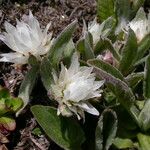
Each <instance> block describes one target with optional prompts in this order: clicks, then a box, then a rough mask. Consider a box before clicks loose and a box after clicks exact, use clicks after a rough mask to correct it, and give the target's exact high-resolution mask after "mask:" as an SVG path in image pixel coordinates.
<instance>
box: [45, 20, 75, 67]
mask: <svg viewBox="0 0 150 150" xmlns="http://www.w3.org/2000/svg"><path fill="white" fill-rule="evenodd" d="M76 24H77V21H74V22H72V23H71V24H69V25H68V26H67V27H66V28H65V29H64V30H63V31H62V32H61V34H60V35H59V36H58V37H57V39H55V41H54V43H53V45H52V47H51V48H50V50H49V53H48V59H49V61H51V63H52V65H53V66H54V67H55V68H57V65H58V64H59V61H60V60H61V59H62V57H63V54H64V53H65V52H64V51H65V50H66V46H67V45H68V43H69V41H70V40H71V37H72V34H73V32H74V31H75V27H76Z"/></svg>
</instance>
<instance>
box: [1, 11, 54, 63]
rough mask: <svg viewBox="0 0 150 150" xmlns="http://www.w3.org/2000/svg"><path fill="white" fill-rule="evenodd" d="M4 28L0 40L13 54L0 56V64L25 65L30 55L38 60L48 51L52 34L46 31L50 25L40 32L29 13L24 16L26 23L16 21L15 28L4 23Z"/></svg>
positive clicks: (38, 26)
mask: <svg viewBox="0 0 150 150" xmlns="http://www.w3.org/2000/svg"><path fill="white" fill-rule="evenodd" d="M4 26H5V29H6V32H4V33H3V34H1V35H0V40H2V41H3V42H4V43H5V44H6V45H7V46H8V47H9V48H11V49H12V50H13V51H15V52H14V53H7V54H1V55H0V56H2V58H1V59H0V61H1V62H12V63H15V64H26V63H27V62H28V58H29V55H30V54H31V55H34V56H35V57H36V58H38V59H39V58H40V57H41V56H42V55H44V54H46V53H47V51H48V50H49V48H50V45H51V37H52V34H51V33H50V34H47V31H48V29H49V27H50V23H49V24H48V25H47V26H46V28H45V30H43V31H42V29H41V28H40V25H39V22H38V20H37V19H36V18H35V17H34V16H33V15H32V13H31V11H30V12H29V16H26V22H25V21H18V20H17V25H16V27H14V26H13V25H11V24H10V23H8V22H5V24H4Z"/></svg>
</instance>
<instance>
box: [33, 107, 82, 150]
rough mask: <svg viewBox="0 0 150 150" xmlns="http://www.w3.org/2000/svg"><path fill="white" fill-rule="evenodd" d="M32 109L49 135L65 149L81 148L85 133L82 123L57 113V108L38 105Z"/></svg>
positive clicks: (76, 149) (78, 149) (74, 149)
mask: <svg viewBox="0 0 150 150" xmlns="http://www.w3.org/2000/svg"><path fill="white" fill-rule="evenodd" d="M31 111H32V113H33V115H34V117H35V118H36V120H37V122H38V123H39V125H40V126H41V127H42V129H43V130H44V131H45V133H46V134H47V136H48V137H49V138H51V139H52V140H53V141H54V142H55V143H56V144H58V145H59V146H60V147H62V148H64V149H65V150H80V149H81V144H82V143H83V142H84V133H83V131H82V129H81V127H80V125H79V124H78V123H77V122H76V121H75V120H73V119H71V118H66V117H61V116H58V115H57V111H56V109H55V108H52V107H49V106H41V105H36V106H32V107H31Z"/></svg>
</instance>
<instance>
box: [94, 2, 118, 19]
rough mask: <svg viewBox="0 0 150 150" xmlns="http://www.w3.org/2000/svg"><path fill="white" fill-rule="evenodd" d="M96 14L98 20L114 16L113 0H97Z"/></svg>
mask: <svg viewBox="0 0 150 150" xmlns="http://www.w3.org/2000/svg"><path fill="white" fill-rule="evenodd" d="M97 15H98V17H99V20H102V21H104V20H106V19H107V18H109V17H110V16H114V15H115V13H114V0H98V2H97Z"/></svg>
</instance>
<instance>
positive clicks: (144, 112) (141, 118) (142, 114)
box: [139, 99, 150, 131]
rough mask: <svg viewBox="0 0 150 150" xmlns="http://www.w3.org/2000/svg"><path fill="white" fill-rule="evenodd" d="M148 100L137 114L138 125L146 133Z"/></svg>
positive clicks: (149, 104) (149, 116)
mask: <svg viewBox="0 0 150 150" xmlns="http://www.w3.org/2000/svg"><path fill="white" fill-rule="evenodd" d="M149 114H150V99H148V100H146V102H145V105H144V107H143V109H142V111H141V112H140V114H139V125H140V127H141V128H142V129H143V130H144V131H147V130H148V129H149V128H150V115H149Z"/></svg>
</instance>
